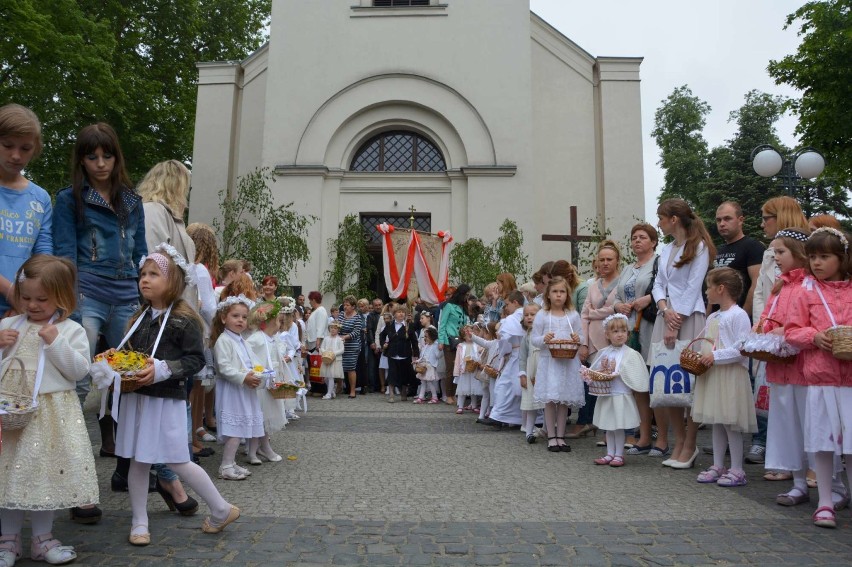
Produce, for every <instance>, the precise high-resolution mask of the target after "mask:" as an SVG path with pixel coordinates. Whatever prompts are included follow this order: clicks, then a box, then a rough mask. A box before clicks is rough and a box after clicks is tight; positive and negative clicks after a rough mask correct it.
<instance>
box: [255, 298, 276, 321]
mask: <svg viewBox="0 0 852 567" xmlns="http://www.w3.org/2000/svg"><path fill="white" fill-rule="evenodd" d="M280 311H281V303H279V302H278V300H277V299H273V300H272V301H261V302H258V303H255V305H254V308H252V312H253V313H257V314H259V315H260V316H261V318H262V319H263V320H264V321H271V320H272V319H275V318H276V317H278V313H279V312H280Z"/></svg>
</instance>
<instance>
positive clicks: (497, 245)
mask: <svg viewBox="0 0 852 567" xmlns="http://www.w3.org/2000/svg"><path fill="white" fill-rule="evenodd" d="M491 250H492V252H493V258H494V260H495V261H496V264H497V268H498V270H499V271H498V272H497V273H498V274H499V273H503V272H508V273H510V274H512V275H513V276H515V281H517V282H518V285H520V284H522V283H524V282H525V281H527V280H528V279H529V272H530V265H529V257H528V256H527V255H526V254H524V233H523V231H522V230H521V229H520V228H519V227H518V223H516V222H515V221H513V220H509V219H506V220H504V221H503V224H501V225H500V236H499V237H497V240H495V241H494V244H492V245H491Z"/></svg>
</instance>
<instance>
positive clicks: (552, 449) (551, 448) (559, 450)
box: [547, 437, 562, 453]
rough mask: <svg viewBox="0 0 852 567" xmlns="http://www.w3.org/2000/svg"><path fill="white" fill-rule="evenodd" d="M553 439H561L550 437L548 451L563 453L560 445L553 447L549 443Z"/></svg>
mask: <svg viewBox="0 0 852 567" xmlns="http://www.w3.org/2000/svg"><path fill="white" fill-rule="evenodd" d="M552 439H559V438H558V437H548V438H547V441H548V444H547V450H548V451H549V452H551V453H559V452H561V451H562V448H561V447H560V446H559V445H551V444H550V443H549V441H551V440H552Z"/></svg>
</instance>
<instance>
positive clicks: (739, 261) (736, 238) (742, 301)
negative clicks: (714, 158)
mask: <svg viewBox="0 0 852 567" xmlns="http://www.w3.org/2000/svg"><path fill="white" fill-rule="evenodd" d="M744 220H745V217H743V210H742V207H740V205H739V203H735V202H734V201H725V202H724V203H722V204H721V205H719V208H717V209H716V230H718V232H719V236H721V237H722V239H723V240H724V241H725V243H724V244H722V245H721V246H719V248H718V249H717V251H716V261H715V265H714V267H716V268H724V267H727V268H733V269H734V270H736V271H738V272H739V273H740V275H741V276H742V277H743V284H744V285H743V293H742V295H741V296H740V298H739V299H738V300H737V305H739V306H740V307H742V308H743V309H744V310H745V312H746V313H748V316H749V318H751V306H752V298H753V297H754V286H755V284H756V283H757V276H758V274H759V273H760V264H761V263H762V262H763V250H764V246H763V244H761V243H760V242H758V241H757V240H755V239H754V238H751V237H749V236H746V235H745V234H743V221H744Z"/></svg>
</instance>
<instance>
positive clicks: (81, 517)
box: [71, 506, 103, 524]
mask: <svg viewBox="0 0 852 567" xmlns="http://www.w3.org/2000/svg"><path fill="white" fill-rule="evenodd" d="M101 516H103V512H101V509H100V508H98V507H97V506H95V507H94V508H78V507H76V506H75V507H73V508H71V521H72V522H75V523H77V524H97V523H98V522H100V521H101Z"/></svg>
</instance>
